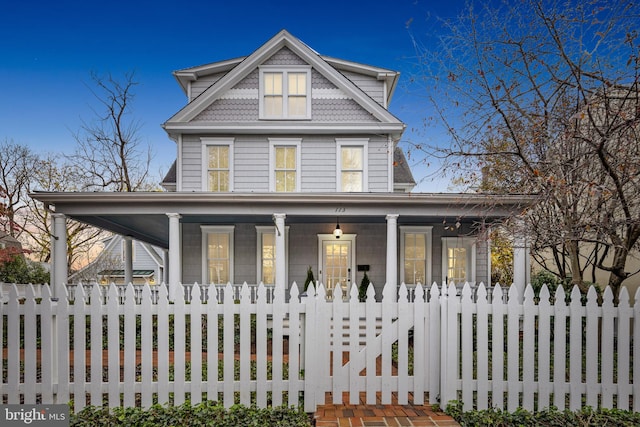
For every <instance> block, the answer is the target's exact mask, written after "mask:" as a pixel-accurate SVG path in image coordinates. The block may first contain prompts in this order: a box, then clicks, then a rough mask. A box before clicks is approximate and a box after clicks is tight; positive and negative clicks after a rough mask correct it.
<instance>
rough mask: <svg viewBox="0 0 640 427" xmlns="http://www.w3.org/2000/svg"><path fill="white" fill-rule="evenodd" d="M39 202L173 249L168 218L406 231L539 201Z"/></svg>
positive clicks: (234, 197)
mask: <svg viewBox="0 0 640 427" xmlns="http://www.w3.org/2000/svg"><path fill="white" fill-rule="evenodd" d="M31 197H33V198H34V199H36V200H38V201H40V202H43V203H44V204H45V205H47V206H49V207H50V208H51V209H52V210H53V211H55V212H56V213H62V214H65V215H66V216H68V217H70V218H72V219H75V220H78V221H81V222H84V223H88V224H91V225H94V226H97V227H100V228H103V229H106V230H109V231H112V232H115V233H118V234H122V235H129V236H132V237H133V238H135V239H137V240H141V241H143V242H147V243H151V244H153V245H156V246H159V247H163V248H167V247H168V241H169V219H168V217H167V216H166V214H167V213H178V214H180V215H182V222H190V223H197V222H202V223H212V222H214V221H215V223H216V224H233V223H240V222H257V223H271V222H272V219H271V218H272V215H273V213H285V214H286V215H287V219H286V221H287V223H290V224H295V223H302V222H326V221H333V220H335V218H336V217H337V216H339V217H340V221H341V222H355V221H357V222H369V223H371V222H384V221H385V217H386V215H389V214H398V215H399V218H398V223H399V224H416V223H424V222H428V221H431V222H433V221H438V222H442V221H443V220H444V219H449V220H451V219H459V220H463V221H464V220H466V221H476V220H482V219H485V220H489V221H493V220H496V219H500V218H505V217H508V216H512V215H514V214H516V215H517V214H519V213H521V212H522V211H523V210H524V209H526V208H527V207H528V206H530V205H531V204H532V203H533V202H534V201H535V198H534V197H533V196H528V195H488V194H452V193H208V192H191V193H186V192H136V193H107V192H90V193H82V192H72V193H62V192H35V193H32V194H31Z"/></svg>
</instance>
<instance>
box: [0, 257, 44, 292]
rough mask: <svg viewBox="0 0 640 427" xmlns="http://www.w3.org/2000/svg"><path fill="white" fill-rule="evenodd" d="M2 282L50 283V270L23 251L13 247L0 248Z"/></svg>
mask: <svg viewBox="0 0 640 427" xmlns="http://www.w3.org/2000/svg"><path fill="white" fill-rule="evenodd" d="M0 282H5V283H20V284H26V283H32V284H44V283H49V272H48V271H46V270H45V269H44V268H43V267H42V266H41V265H40V264H39V263H37V262H33V261H31V260H28V259H26V258H25V257H24V254H23V251H20V250H16V249H13V248H8V249H3V250H0Z"/></svg>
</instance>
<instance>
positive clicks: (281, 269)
mask: <svg viewBox="0 0 640 427" xmlns="http://www.w3.org/2000/svg"><path fill="white" fill-rule="evenodd" d="M286 217H287V215H286V214H284V213H274V214H273V222H274V223H275V226H276V284H275V285H276V289H275V291H276V294H277V292H278V291H277V289H278V288H279V287H280V288H281V289H284V290H285V291H286V290H287V283H286V280H287V279H286V278H287V274H286V273H287V270H286V269H287V264H286V260H285V256H286V251H285V246H284V245H285V239H284V233H285V228H284V219H285V218H286ZM281 295H284V292H282V294H281Z"/></svg>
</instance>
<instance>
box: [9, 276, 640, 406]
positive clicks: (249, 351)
mask: <svg viewBox="0 0 640 427" xmlns="http://www.w3.org/2000/svg"><path fill="white" fill-rule="evenodd" d="M179 286H182V285H179ZM39 288H40V289H39V292H36V291H35V289H34V287H33V286H31V285H28V286H26V288H25V290H24V293H22V294H21V293H20V292H19V291H18V287H17V286H15V285H11V286H10V289H9V293H8V294H6V293H4V292H2V291H0V301H1V302H2V303H0V331H2V335H1V337H2V338H1V340H0V343H1V344H2V348H3V351H4V353H3V370H2V382H0V403H9V404H11V403H66V402H68V401H70V400H73V402H74V410H75V411H79V410H80V409H82V408H83V407H84V406H86V405H87V404H91V405H98V406H99V405H106V406H109V407H115V406H143V407H148V406H150V405H151V404H153V403H156V402H157V403H166V402H169V403H170V404H174V405H178V404H181V403H183V402H185V401H186V400H190V401H191V402H192V403H198V402H200V401H201V400H203V399H208V400H215V401H220V402H223V403H224V405H225V406H231V405H233V404H234V403H243V404H251V403H256V404H257V405H258V406H260V407H264V406H269V405H273V406H278V405H280V404H288V405H297V404H299V403H301V402H303V404H304V408H305V410H306V411H308V412H312V411H314V410H315V409H316V406H317V405H318V404H323V403H325V399H326V393H331V396H332V400H333V402H335V403H341V402H342V397H343V393H348V396H349V400H350V401H351V403H358V402H359V401H360V399H361V398H363V399H365V400H366V401H367V402H368V403H371V404H375V403H376V397H380V399H381V401H382V403H391V402H392V400H393V399H394V398H395V399H397V402H398V403H399V404H405V403H408V402H412V403H414V404H421V403H424V402H425V401H427V400H428V402H429V403H431V404H434V403H440V404H441V405H443V406H444V404H446V403H447V402H448V401H450V400H454V399H458V400H461V401H462V402H463V405H464V408H465V409H471V408H478V409H484V408H487V407H490V406H494V407H497V408H501V409H507V410H509V411H513V410H515V409H516V408H517V407H524V408H526V409H532V410H539V409H542V408H545V407H548V406H550V405H554V406H557V407H558V408H560V409H564V408H566V407H568V408H570V409H577V408H579V407H581V406H584V405H590V406H593V407H598V406H602V407H607V408H611V407H616V408H621V409H633V410H639V408H640V401H639V400H638V399H640V389H639V388H640V366H637V363H640V358H638V357H634V346H633V343H634V342H636V340H635V338H636V334H638V333H640V327H635V323H636V322H637V321H638V320H637V319H639V318H640V315H639V314H638V313H637V310H640V304H635V305H634V306H633V307H632V306H630V304H629V297H628V294H627V291H626V289H624V288H623V289H622V291H621V293H620V303H619V304H618V305H617V306H614V304H613V296H612V294H611V292H610V290H608V289H607V290H606V291H605V293H604V295H603V298H602V301H603V302H602V304H601V305H599V304H598V297H597V295H596V293H595V291H594V290H591V291H590V292H589V294H588V295H587V298H586V304H584V305H583V303H582V302H581V295H580V293H579V291H578V290H577V289H574V291H573V292H572V293H571V298H570V300H571V302H570V303H568V304H567V303H566V302H565V294H564V291H563V289H562V288H558V289H557V290H556V292H555V297H554V298H551V301H550V295H549V290H548V289H547V288H546V287H543V289H542V291H541V293H540V302H539V303H538V302H537V300H536V299H535V298H534V294H533V290H532V289H531V287H527V290H526V292H525V295H524V302H520V298H519V296H518V295H517V291H516V288H515V287H511V288H510V289H509V291H508V298H505V296H504V295H503V289H502V288H501V287H500V286H496V287H495V288H493V290H492V291H491V294H492V295H491V298H489V295H488V292H487V290H486V289H485V287H484V285H482V284H480V285H479V286H478V287H477V289H472V287H471V286H469V285H465V286H464V287H463V288H462V289H461V290H459V289H456V287H455V286H453V285H450V286H449V287H444V288H439V287H438V286H437V285H436V284H434V285H432V286H431V287H424V288H423V287H422V286H420V285H418V286H416V287H415V288H411V289H410V291H408V290H407V287H406V286H405V285H401V286H400V288H399V289H396V288H395V287H390V286H387V287H385V288H384V290H383V294H382V298H381V301H376V299H375V293H374V290H373V286H371V287H370V288H369V291H368V294H367V300H366V302H360V301H359V300H358V292H357V289H356V288H355V287H353V288H352V290H351V292H350V295H349V298H342V295H340V290H339V288H337V289H336V295H334V298H333V300H331V301H328V300H327V298H326V292H325V290H324V287H323V286H322V285H319V286H318V288H317V294H316V295H313V294H312V295H309V296H307V297H302V298H301V297H300V295H299V293H298V288H297V286H296V284H295V283H294V284H293V285H292V287H291V289H290V297H289V299H287V298H285V291H284V290H283V289H276V290H274V291H273V292H272V293H269V292H268V287H266V286H264V285H259V286H257V287H250V286H249V285H246V284H244V285H243V286H241V287H236V288H237V289H236V288H234V287H233V286H231V285H227V286H226V287H224V288H216V287H214V288H211V287H208V288H207V287H206V286H205V287H202V286H200V285H198V284H195V285H191V286H189V287H188V290H187V287H182V290H183V292H176V294H177V295H178V296H179V297H177V298H175V300H174V301H170V300H169V295H168V293H167V288H166V287H165V286H163V285H156V286H149V285H143V286H142V287H141V288H140V289H136V288H135V287H134V286H133V285H129V286H127V287H126V291H125V292H124V295H122V294H121V292H119V290H118V287H116V286H115V285H111V286H109V287H108V291H107V292H106V293H104V292H103V290H104V288H103V287H101V286H93V287H90V288H86V289H87V291H88V292H86V291H85V287H83V286H79V287H77V288H75V289H73V296H72V295H67V298H59V299H57V300H55V299H52V298H51V292H50V289H49V287H48V286H46V285H45V286H41V287H39ZM0 289H1V288H0ZM203 289H206V292H203ZM213 289H215V299H210V298H209V297H210V296H212V291H213ZM271 290H272V289H271ZM311 293H313V292H311ZM637 300H638V294H637V295H636V301H637ZM212 301H215V303H212ZM78 331H83V332H84V331H86V333H78ZM71 332H73V335H71ZM392 395H394V397H392Z"/></svg>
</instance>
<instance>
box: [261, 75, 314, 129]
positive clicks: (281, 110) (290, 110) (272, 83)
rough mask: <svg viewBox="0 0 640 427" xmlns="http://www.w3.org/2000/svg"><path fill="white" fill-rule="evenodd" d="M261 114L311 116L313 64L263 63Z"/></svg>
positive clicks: (280, 117) (269, 116) (276, 117)
mask: <svg viewBox="0 0 640 427" xmlns="http://www.w3.org/2000/svg"><path fill="white" fill-rule="evenodd" d="M260 118H261V119H266V120H269V119H271V120H284V119H289V120H291V119H293V120H301V119H309V118H311V68H310V67H294V68H287V69H283V68H281V67H272V66H264V67H260Z"/></svg>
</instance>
